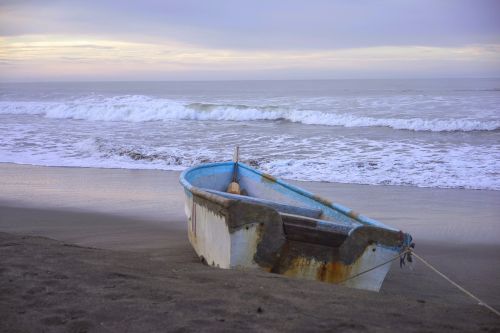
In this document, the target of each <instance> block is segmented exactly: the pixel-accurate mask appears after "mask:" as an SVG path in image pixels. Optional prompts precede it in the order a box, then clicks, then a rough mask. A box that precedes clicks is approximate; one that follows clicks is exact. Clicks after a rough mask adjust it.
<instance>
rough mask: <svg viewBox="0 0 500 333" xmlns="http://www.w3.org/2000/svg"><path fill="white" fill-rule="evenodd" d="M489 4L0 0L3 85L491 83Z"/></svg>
mask: <svg viewBox="0 0 500 333" xmlns="http://www.w3.org/2000/svg"><path fill="white" fill-rule="evenodd" d="M498 13H500V1H496V0H405V1H401V0H379V1H372V0H356V1H327V0H316V1H314V2H306V1H299V0H288V1H285V0H282V1H279V0H268V1H261V2H255V1H229V0H228V1H222V0H212V1H204V0H182V1H181V0H170V1H160V0H158V1H153V0H146V1H140V2H139V1H118V0H107V1H97V0H87V1H83V0H65V1H62V0H52V1H48V0H37V1H27V0H19V1H5V0H4V1H2V0H0V62H2V78H1V79H3V80H43V79H50V80H52V79H54V80H60V79H65V78H75V79H92V78H94V79H99V80H100V79H114V78H116V79H122V78H126V79H131V80H133V79H208V78H212V79H228V78H229V79H231V78H237V79H245V78H249V79H253V78H264V79H265V78H332V77H333V78H335V77H439V76H446V77H450V76H453V77H456V76H475V77H478V76H479V77H492V76H499V75H500V65H499V61H500V60H498V59H500V50H499V47H498V45H500V19H499V14H498Z"/></svg>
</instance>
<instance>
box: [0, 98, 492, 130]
mask: <svg viewBox="0 0 500 333" xmlns="http://www.w3.org/2000/svg"><path fill="white" fill-rule="evenodd" d="M0 114H27V115H40V116H44V117H47V118H60V119H78V120H88V121H127V122H148V121H169V120H201V121H258V120H261V121H265V120H267V121H276V120H281V121H290V122H295V123H302V124H308V125H326V126H342V127H389V128H392V129H397V130H411V131H431V132H453V131H462V132H469V131H495V130H498V129H500V121H499V120H494V119H489V120H477V119H469V118H458V119H455V118H454V119H443V118H440V119H424V118H416V117H413V118H395V117H386V118H375V117H370V116H363V115H355V114H352V113H349V114H348V113H339V112H324V111H315V110H296V109H291V108H287V107H284V106H276V105H264V106H251V105H241V104H209V103H189V102H181V101H175V100H170V99H161V98H152V97H147V96H142V95H132V96H116V97H108V98H104V97H95V96H93V97H89V98H81V99H76V100H73V101H65V102H40V101H37V102H21V101H2V102H0Z"/></svg>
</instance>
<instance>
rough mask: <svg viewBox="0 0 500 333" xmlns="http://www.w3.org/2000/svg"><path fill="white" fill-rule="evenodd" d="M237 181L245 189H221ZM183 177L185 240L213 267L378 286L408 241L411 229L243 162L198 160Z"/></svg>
mask: <svg viewBox="0 0 500 333" xmlns="http://www.w3.org/2000/svg"><path fill="white" fill-rule="evenodd" d="M234 175H236V177H235V176H234ZM235 180H236V182H237V183H238V185H239V186H240V188H241V191H242V194H232V193H227V192H226V189H227V188H228V184H230V183H232V182H233V181H235ZM180 182H181V184H182V186H183V187H184V192H185V213H186V215H187V219H188V234H189V240H190V242H191V244H192V246H193V247H194V250H195V251H196V253H197V254H198V255H199V256H200V258H201V259H202V261H204V262H206V263H207V264H208V265H211V266H216V267H220V268H240V269H241V268H243V269H248V268H256V269H261V270H264V271H268V272H271V273H278V274H284V275H287V276H293V277H299V278H304V279H312V280H320V281H325V282H330V283H341V284H343V285H346V286H349V287H354V288H360V289H367V290H373V291H378V290H379V289H380V287H381V286H382V282H383V281H384V278H385V276H386V274H387V272H388V271H389V268H390V265H389V264H386V265H381V264H383V263H384V262H387V261H390V260H391V258H394V257H395V256H396V257H397V255H398V254H399V253H401V252H402V251H403V250H404V249H406V248H407V246H409V245H410V243H411V239H412V238H411V236H410V235H409V234H406V233H403V232H401V231H399V230H397V229H394V228H391V227H388V226H386V225H384V224H382V223H380V222H378V221H376V220H373V219H370V218H368V217H365V216H363V215H360V214H358V213H356V212H354V211H353V210H351V209H349V208H347V207H344V206H342V205H340V204H336V203H332V202H330V201H329V200H326V199H323V198H321V197H319V196H317V195H314V194H312V193H310V192H307V191H305V190H303V189H301V188H299V187H296V186H293V185H291V184H288V183H286V182H284V181H282V180H279V179H276V178H274V177H273V176H271V175H268V174H265V173H262V172H260V171H258V170H255V169H253V168H251V167H250V166H248V165H245V164H243V163H241V162H237V161H235V162H222V163H209V164H202V165H199V166H195V167H192V168H190V169H187V170H185V171H184V172H183V173H182V175H181V177H180ZM243 194H244V195H243ZM378 265H381V266H380V267H377V266H378ZM374 267H377V268H376V269H373V268H374ZM367 270H368V272H366V273H363V272H365V271H367ZM360 273H362V274H360Z"/></svg>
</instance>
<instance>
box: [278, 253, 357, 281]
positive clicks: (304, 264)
mask: <svg viewBox="0 0 500 333" xmlns="http://www.w3.org/2000/svg"><path fill="white" fill-rule="evenodd" d="M351 270H352V267H351V266H350V265H344V264H343V263H341V262H318V261H316V260H314V259H312V258H306V257H298V258H295V259H293V260H292V261H291V263H290V265H289V266H288V267H287V268H285V270H284V272H283V273H282V274H284V275H286V276H291V277H299V278H306V279H310V280H318V281H322V282H328V283H339V282H342V281H343V280H345V279H346V278H348V277H349V276H350V274H351Z"/></svg>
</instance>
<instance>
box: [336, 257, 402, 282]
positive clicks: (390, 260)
mask: <svg viewBox="0 0 500 333" xmlns="http://www.w3.org/2000/svg"><path fill="white" fill-rule="evenodd" d="M410 252H411V250H410V249H407V250H405V251H403V252H401V253H400V254H398V255H397V256H395V257H394V258H391V259H389V260H387V261H386V262H383V263H381V264H378V265H377V266H375V267H372V268H370V269H367V270H366V271H363V272H360V273H358V274H354V275H353V276H350V277H348V278H347V279H344V280H342V281H340V282H338V283H344V282H346V281H349V280H352V279H354V278H356V277H358V276H360V275H363V274H365V273H368V272H371V271H373V270H374V269H377V268H379V267H382V266H384V265H387V264H388V263H390V262H392V261H394V260H396V259H399V258H401V256H402V255H404V254H406V253H410Z"/></svg>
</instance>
